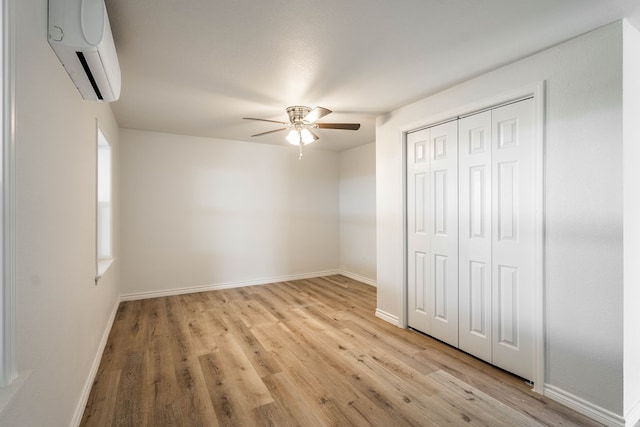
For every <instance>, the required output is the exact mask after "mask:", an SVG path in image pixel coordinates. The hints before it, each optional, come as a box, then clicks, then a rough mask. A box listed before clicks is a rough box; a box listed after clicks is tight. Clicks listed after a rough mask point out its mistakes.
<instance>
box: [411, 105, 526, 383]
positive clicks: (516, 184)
mask: <svg viewBox="0 0 640 427" xmlns="http://www.w3.org/2000/svg"><path fill="white" fill-rule="evenodd" d="M441 126H444V127H446V128H447V129H448V131H447V133H446V134H447V135H457V138H456V141H455V143H454V142H453V137H451V138H450V139H449V144H447V145H446V151H442V150H438V148H437V145H438V143H437V142H436V138H437V137H438V136H442V135H444V134H445V132H443V131H442V130H440V129H438V128H440V127H441ZM434 129H435V130H436V131H435V132H434ZM434 135H436V138H434ZM422 145H424V146H425V147H426V148H425V149H424V150H425V151H421V150H423V149H422V148H418V146H422ZM454 145H455V148H453V147H452V146H454ZM453 153H455V155H456V158H455V160H454V159H452V158H449V159H448V162H447V163H442V162H439V160H443V159H442V158H441V159H438V158H437V155H438V154H441V155H444V154H450V155H452V156H453ZM417 154H423V155H422V156H421V157H420V158H418V157H417ZM427 154H428V155H429V157H425V156H426V155H427ZM534 158H535V157H534V144H533V101H532V100H531V99H529V100H525V101H520V102H517V103H514V104H510V105H506V106H503V107H498V108H495V109H493V110H490V111H485V112H482V113H478V114H475V115H472V116H468V117H465V118H462V119H460V120H458V121H454V122H450V123H447V124H445V125H440V126H437V127H435V128H430V129H426V130H422V131H419V132H416V133H411V134H409V135H408V136H407V190H408V191H407V207H408V211H407V220H408V222H407V225H408V241H407V243H408V251H407V252H408V256H409V259H408V275H407V277H408V286H409V289H408V308H409V317H408V320H409V326H411V327H413V328H415V329H418V330H420V331H423V332H425V333H427V334H429V335H432V336H434V337H435V338H438V339H441V340H443V341H445V342H447V343H449V344H451V345H455V346H458V347H459V348H461V349H462V350H464V351H466V352H468V353H470V354H473V355H475V356H477V357H479V358H481V359H483V360H486V361H488V362H490V363H492V364H494V365H496V366H499V367H501V368H503V369H505V370H508V371H510V372H513V373H515V374H517V375H520V376H522V377H524V378H527V379H532V377H533V350H534V348H533V339H534V337H533V335H534V331H535V325H534V323H533V276H534V274H533V273H534V272H533V265H534V264H533V263H534V223H533V212H534V199H533V197H534V194H535V193H534V190H535V188H534V186H535V182H534V170H533V166H534V164H533V162H534ZM445 165H446V166H445ZM445 171H446V172H445ZM422 180H425V182H424V183H422ZM444 182H446V184H445V183H444ZM454 182H455V184H453V183H454ZM449 185H455V188H450V187H449ZM444 188H446V191H445V190H444ZM423 189H424V190H423ZM439 194H440V195H441V196H439ZM445 199H446V200H445ZM445 206H446V214H447V215H444V214H443V212H444V211H443V209H444V207H445ZM452 214H454V215H455V216H456V218H451V215H452ZM418 215H419V216H420V218H419V219H418ZM443 218H446V222H445V221H444V219H443ZM443 224H446V225H445V226H443ZM453 227H456V230H453ZM439 263H440V265H439ZM454 263H455V269H456V271H455V272H452V271H450V268H444V267H443V265H446V267H451V266H452V265H453V264H454ZM438 271H443V272H444V271H446V275H445V274H440V275H439V274H438ZM443 284H444V285H443ZM454 288H455V291H454ZM441 289H446V290H447V292H443V291H442V290H441ZM416 297H419V298H418V299H420V298H422V301H420V302H419V303H417V302H416V301H417V299H416ZM443 297H446V298H449V299H448V300H447V302H446V304H443V303H442V300H443ZM438 298H440V299H438ZM452 298H455V301H452V300H451V299H452ZM454 305H455V307H453V306H454ZM443 307H446V308H447V311H446V312H443V311H442V310H443ZM439 310H440V311H439ZM443 313H446V315H445V316H443ZM454 313H455V315H456V316H457V318H456V319H455V320H454V319H453V318H452V316H453V315H454ZM443 317H444V318H446V324H447V325H451V329H446V328H442V327H441V325H442V324H443V323H445V322H443V321H442V320H443V319H442V318H443ZM436 325H437V326H436ZM453 325H455V326H453ZM453 328H455V330H454V329H453Z"/></svg>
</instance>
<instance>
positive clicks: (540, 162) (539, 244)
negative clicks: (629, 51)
mask: <svg viewBox="0 0 640 427" xmlns="http://www.w3.org/2000/svg"><path fill="white" fill-rule="evenodd" d="M526 98H533V109H534V117H533V122H534V137H533V140H534V152H535V158H534V186H535V194H534V229H535V231H534V242H535V243H534V245H535V247H534V254H535V255H534V278H533V288H534V289H533V292H534V302H533V303H534V325H535V327H534V355H533V360H534V366H533V382H534V385H533V391H535V392H537V393H540V394H543V392H544V382H545V333H544V332H545V331H544V328H545V319H544V307H545V303H544V284H545V274H546V273H545V223H544V220H545V203H544V202H545V192H544V189H545V169H544V159H545V150H544V148H545V147H544V139H545V138H544V135H545V123H544V122H545V120H544V118H545V105H546V102H545V81H540V82H537V83H533V84H531V85H528V86H524V87H520V88H516V89H514V90H511V91H508V92H505V93H502V94H500V95H497V96H495V97H492V98H488V99H485V100H480V101H477V102H473V103H471V104H467V105H463V106H460V107H459V108H455V109H452V110H449V111H446V112H443V113H441V114H438V115H436V116H432V117H428V118H427V119H426V120H424V121H423V122H422V124H419V125H414V126H412V127H411V128H407V129H401V132H402V135H401V139H400V140H401V141H402V218H403V233H402V239H403V242H402V248H403V254H402V257H403V278H402V280H403V286H402V295H401V304H400V310H399V313H400V315H399V316H398V325H399V326H400V327H402V328H408V301H407V299H408V288H407V287H408V272H407V262H408V259H407V256H408V247H407V178H406V174H407V134H409V133H411V132H415V131H418V130H421V129H425V128H428V127H431V126H434V125H437V124H440V123H444V122H447V121H450V120H456V119H458V118H460V117H464V116H469V115H472V114H475V113H479V112H482V111H485V110H487V109H492V108H495V107H499V106H502V105H506V104H510V103H513V102H517V101H519V100H523V99H526Z"/></svg>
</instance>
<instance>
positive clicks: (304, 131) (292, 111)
mask: <svg viewBox="0 0 640 427" xmlns="http://www.w3.org/2000/svg"><path fill="white" fill-rule="evenodd" d="M287 114H288V115H289V122H290V123H287V122H279V121H276V120H268V119H257V118H253V117H244V119H245V120H258V121H261V122H270V123H278V124H281V125H285V126H287V127H284V128H280V129H274V130H270V131H267V132H261V133H257V134H255V135H251V136H252V137H253V136H261V135H266V134H269V133H274V132H280V131H283V130H288V131H289V133H288V134H287V136H286V137H285V139H286V140H287V141H288V142H289V144H293V145H298V146H300V158H302V146H303V145H307V144H310V143H312V142H313V141H315V140H317V139H320V137H319V136H318V135H316V134H315V133H314V132H313V131H312V130H311V129H341V130H358V129H360V123H316V120H318V119H321V118H322V117H324V116H326V115H328V114H331V110H329V109H327V108H323V107H316V108H313V109H311V108H309V107H305V106H302V105H294V106H292V107H289V108H287Z"/></svg>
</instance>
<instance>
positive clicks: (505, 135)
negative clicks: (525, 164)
mask: <svg viewBox="0 0 640 427" xmlns="http://www.w3.org/2000/svg"><path fill="white" fill-rule="evenodd" d="M517 146H518V119H510V120H504V121H501V122H499V123H498V148H499V149H502V148H511V147H517Z"/></svg>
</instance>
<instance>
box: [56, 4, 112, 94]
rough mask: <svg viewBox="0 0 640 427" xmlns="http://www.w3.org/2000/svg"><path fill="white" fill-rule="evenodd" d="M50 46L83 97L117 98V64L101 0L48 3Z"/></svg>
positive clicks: (107, 18) (107, 20) (109, 27)
mask: <svg viewBox="0 0 640 427" xmlns="http://www.w3.org/2000/svg"><path fill="white" fill-rule="evenodd" d="M48 33H49V37H48V38H49V44H50V45H51V47H52V48H53V50H54V51H55V53H56V55H58V58H59V59H60V62H62V65H64V68H65V69H66V70H67V73H69V76H71V80H73V83H74V84H75V85H76V87H77V88H78V90H79V91H80V94H81V95H82V97H83V98H84V99H86V100H90V101H105V102H111V101H115V100H117V99H118V98H119V97H120V65H119V64H118V56H117V54H116V48H115V45H114V43H113V35H112V34H111V26H110V25H109V17H108V16H107V9H106V7H105V4H104V0H49V31H48Z"/></svg>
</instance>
